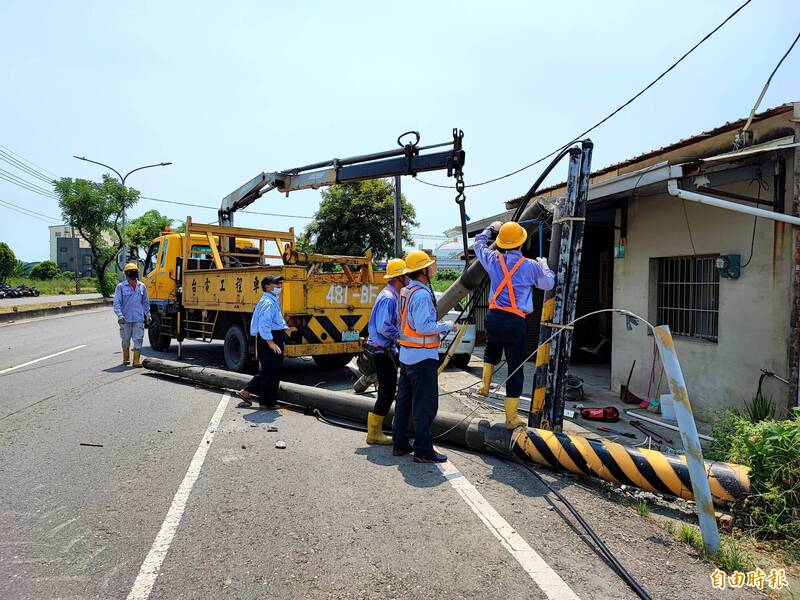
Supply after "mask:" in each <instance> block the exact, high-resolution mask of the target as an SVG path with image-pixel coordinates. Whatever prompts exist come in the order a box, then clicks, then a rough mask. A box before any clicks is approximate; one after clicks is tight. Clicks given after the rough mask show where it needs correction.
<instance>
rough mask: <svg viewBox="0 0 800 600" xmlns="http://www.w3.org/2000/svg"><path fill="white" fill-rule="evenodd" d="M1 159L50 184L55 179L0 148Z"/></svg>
mask: <svg viewBox="0 0 800 600" xmlns="http://www.w3.org/2000/svg"><path fill="white" fill-rule="evenodd" d="M0 160H2V161H3V162H5V163H8V164H9V165H11V166H12V167H15V168H16V169H18V170H20V171H22V172H23V173H25V174H26V175H30V176H32V177H35V178H36V179H38V180H39V181H43V182H44V183H48V184H49V183H52V181H53V178H52V177H47V176H46V175H44V174H43V173H41V172H39V171H37V170H36V169H32V168H31V167H29V166H28V165H26V164H25V163H23V162H22V161H20V160H17V159H16V158H14V157H13V156H11V155H10V154H9V153H8V152H6V151H5V150H0Z"/></svg>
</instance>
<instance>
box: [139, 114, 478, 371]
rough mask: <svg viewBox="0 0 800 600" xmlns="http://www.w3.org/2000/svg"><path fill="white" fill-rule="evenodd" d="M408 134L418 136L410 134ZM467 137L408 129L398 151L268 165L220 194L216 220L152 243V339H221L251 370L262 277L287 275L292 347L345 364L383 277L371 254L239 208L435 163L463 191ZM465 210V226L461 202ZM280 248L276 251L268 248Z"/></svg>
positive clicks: (160, 344) (148, 281) (148, 275)
mask: <svg viewBox="0 0 800 600" xmlns="http://www.w3.org/2000/svg"><path fill="white" fill-rule="evenodd" d="M408 136H410V138H411V139H412V140H413V141H410V142H407V143H403V139H404V138H407V137H408ZM463 136H464V134H463V132H462V131H460V130H458V129H453V139H452V141H449V142H445V143H441V144H433V145H430V146H420V145H419V141H420V137H419V134H418V133H417V132H414V131H410V132H407V133H404V134H403V135H401V136H400V137H399V138H398V139H397V143H398V146H399V147H398V148H394V149H392V150H387V151H384V152H378V153H375V154H366V155H360V156H354V157H350V158H342V159H332V160H328V161H324V162H319V163H313V164H310V165H306V166H303V167H296V168H293V169H286V170H284V171H277V172H271V173H266V172H265V173H261V174H260V175H257V176H256V177H254V178H253V179H251V180H250V181H248V182H247V183H245V184H244V185H243V186H241V187H239V188H238V189H236V190H235V191H233V192H232V193H230V194H228V195H227V196H225V198H223V199H222V205H221V206H220V209H219V225H200V224H194V223H192V220H191V218H188V217H187V219H186V232H185V233H172V232H164V233H163V234H162V235H161V236H159V237H158V238H156V239H155V240H153V242H152V243H151V245H150V248H149V250H148V253H147V258H146V260H145V267H144V273H143V278H142V280H143V281H144V283H145V285H147V292H148V294H149V295H150V298H151V311H150V312H151V315H152V317H153V319H152V324H151V326H150V330H149V332H148V335H149V339H150V345H151V346H152V347H153V348H154V349H156V350H160V351H166V350H167V349H168V348H169V345H170V341H171V340H172V339H176V340H177V341H178V342H182V341H183V340H184V339H192V340H200V341H204V342H210V341H212V340H224V351H225V364H226V365H227V367H228V368H229V369H231V370H235V371H240V370H242V369H244V368H245V367H246V366H247V363H248V362H249V360H250V359H251V358H252V357H253V353H254V349H255V343H254V340H253V338H252V337H251V336H250V316H251V314H252V312H253V308H254V307H255V305H256V303H257V302H258V300H259V298H260V297H261V294H262V292H261V286H260V282H261V279H262V278H263V277H264V276H266V275H280V276H282V277H283V278H284V282H283V291H282V294H281V303H282V308H283V314H284V317H285V318H286V321H287V323H288V324H289V326H290V328H291V333H290V335H289V339H288V341H287V344H286V349H285V351H284V352H285V355H286V356H311V357H313V359H314V360H315V362H317V364H319V365H320V366H325V367H336V366H343V365H345V364H347V362H349V361H350V359H351V358H352V356H353V354H354V353H356V352H359V351H360V346H359V343H358V338H359V336H362V335H364V336H366V330H367V322H368V321H369V313H370V310H371V308H372V304H373V302H374V301H375V297H376V296H377V294H378V292H379V291H380V289H381V286H382V285H383V281H382V280H378V281H376V279H375V276H374V273H373V271H372V253H371V252H370V251H367V252H366V253H365V255H364V256H330V255H321V254H310V253H305V252H299V251H297V249H296V248H295V238H294V230H292V229H290V230H289V231H268V230H261V229H245V228H239V227H233V217H234V213H235V212H236V211H238V210H240V209H243V208H245V207H247V206H249V205H250V204H252V203H253V202H255V201H256V200H257V199H258V198H260V197H261V196H263V195H264V194H265V193H267V192H269V191H270V190H278V191H280V192H283V193H286V194H287V195H288V193H289V192H292V191H297V190H304V189H317V188H320V187H324V186H329V185H334V184H346V183H355V182H359V181H366V180H370V179H380V178H383V177H394V176H401V175H416V174H417V173H424V172H428V171H438V170H446V171H447V175H448V176H453V175H455V176H456V177H457V178H458V181H459V182H460V184H461V185H462V191H463V176H462V168H463V165H464V158H465V156H464V150H463V149H462V148H461V140H462V138H463ZM441 148H447V149H446V150H441ZM434 149H436V150H435V151H432V152H427V153H425V151H427V150H434ZM462 196H463V195H462ZM461 213H462V230H464V232H466V225H465V222H464V219H465V214H464V208H463V201H462V203H461ZM343 226H346V225H345V224H343ZM465 243H466V242H465ZM273 248H275V249H276V250H277V253H275V254H270V251H271V250H272V249H273ZM332 266H333V267H334V268H333V269H332V268H331V267H332ZM178 352H179V354H180V346H179V348H178Z"/></svg>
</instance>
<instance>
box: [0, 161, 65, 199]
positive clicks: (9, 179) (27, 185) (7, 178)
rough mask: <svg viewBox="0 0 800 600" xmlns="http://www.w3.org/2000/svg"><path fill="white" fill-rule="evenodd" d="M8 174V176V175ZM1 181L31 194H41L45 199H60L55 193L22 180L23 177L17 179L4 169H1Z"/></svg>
mask: <svg viewBox="0 0 800 600" xmlns="http://www.w3.org/2000/svg"><path fill="white" fill-rule="evenodd" d="M6 173H8V174H6ZM0 179H3V180H5V181H7V182H8V183H11V184H14V185H16V186H17V187H20V188H22V189H24V190H27V191H29V192H33V193H34V194H39V195H40V196H44V197H45V198H50V199H52V200H55V199H57V198H58V197H57V196H56V195H55V194H54V193H52V192H49V191H48V190H46V189H44V188H41V187H39V186H38V185H36V184H34V183H31V182H29V181H27V180H25V179H22V178H21V177H17V176H16V175H14V174H13V173H9V172H8V171H5V170H4V169H0Z"/></svg>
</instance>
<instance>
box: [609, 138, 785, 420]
mask: <svg viewBox="0 0 800 600" xmlns="http://www.w3.org/2000/svg"><path fill="white" fill-rule="evenodd" d="M790 156H791V153H790ZM791 165H792V160H789V161H788V166H791ZM791 173H792V171H791V169H787V181H786V190H787V194H786V204H787V209H788V208H790V207H791V206H792V202H793V191H792V190H793V178H792V176H791ZM769 183H770V186H772V178H771V177H770V178H769ZM724 189H726V190H727V191H731V192H735V193H739V194H745V195H748V196H755V195H756V186H755V184H752V185H748V184H747V183H740V184H736V185H730V186H727V187H726V188H724ZM762 197H764V198H767V199H772V197H773V191H772V187H770V188H769V189H767V190H764V191H762ZM685 207H686V214H687V215H688V220H689V223H690V225H691V231H692V237H693V239H694V246H695V250H696V253H697V254H740V255H741V256H742V263H744V262H745V261H746V260H747V257H748V255H749V253H750V240H751V235H752V231H753V229H752V228H753V217H751V216H748V215H744V214H741V213H736V212H732V211H728V210H723V209H718V208H715V207H710V206H706V205H702V204H698V203H695V202H686V205H685ZM792 229H793V228H792V227H791V226H789V225H785V226H783V225H780V224H778V225H776V224H775V223H774V222H773V221H769V220H765V219H759V220H758V225H757V228H756V239H755V250H754V255H753V259H752V261H751V263H750V265H749V266H748V267H746V268H744V269H742V274H741V277H740V278H739V279H725V278H720V284H719V341H718V342H717V343H713V342H708V341H703V340H696V339H690V338H685V337H676V339H675V342H676V344H675V345H676V349H677V353H678V358H679V360H680V363H681V366H682V368H683V372H684V376H685V379H686V383H687V386H688V390H689V398H690V400H691V402H692V405H693V407H694V409H695V414H696V415H697V417H698V418H699V419H701V420H706V421H708V420H711V419H712V418H713V416H714V415H718V414H719V412H720V409H722V408H737V407H742V406H743V405H744V402H745V401H749V400H750V398H751V396H752V395H753V394H754V393H755V391H756V387H757V384H758V377H759V375H760V372H759V369H762V368H765V369H769V370H771V371H774V372H775V373H777V374H779V375H782V376H785V375H787V374H788V372H789V363H788V348H789V337H790V306H791V301H792V297H793V295H792V291H791V282H792V252H791V248H792ZM691 254H692V247H691V244H690V240H689V234H688V230H687V225H686V218H685V216H684V212H683V206H682V201H681V200H679V199H677V198H675V197H673V196H670V195H668V194H666V193H659V194H656V195H651V196H646V197H637V198H632V199H630V200H629V204H628V229H627V240H626V246H625V257H624V258H622V259H615V260H614V300H613V302H614V306H615V307H617V308H625V309H628V310H631V311H633V312H635V313H637V314H639V315H641V316H643V317H645V318H647V319H648V320H650V321H651V322H653V321H654V320H655V319H656V315H655V310H654V306H653V305H654V302H653V301H652V294H653V293H654V289H653V288H654V286H652V284H651V280H652V274H651V260H650V259H651V258H659V257H667V256H684V255H691ZM773 257H774V258H773ZM654 324H656V325H657V324H658V323H654ZM613 328H614V329H613V348H612V361H611V366H612V388H613V389H614V390H619V387H620V385H621V384H624V383H625V382H626V380H627V377H628V373H629V371H630V368H631V364H632V362H633V361H634V360H636V368H635V371H634V374H633V378H632V380H631V386H630V389H631V391H632V392H633V393H635V394H636V395H638V396H644V395H645V394H646V391H647V386H648V380H649V376H650V369H651V363H652V352H653V338H652V336H651V335H648V334H647V331H646V327H644V326H643V325H640V326H638V327H636V328H634V329H633V331H627V330H626V325H625V320H624V319H622V318H619V317H617V318H615V319H614V326H613ZM659 373H660V363H658V362H656V366H655V379H656V381H657V380H658V378H659ZM660 389H661V392H662V393H666V392H667V391H668V388H667V382H666V380H662V382H661V388H660ZM764 390H765V392H767V393H769V394H771V395H772V396H773V397H774V398H775V399H776V400H777V401H779V402H780V403H781V404H784V405H786V404H788V403H789V402H790V392H789V390H788V388H787V386H785V385H783V384H781V383H779V382H776V381H774V380H768V381H765V383H764ZM651 395H653V394H652V393H651Z"/></svg>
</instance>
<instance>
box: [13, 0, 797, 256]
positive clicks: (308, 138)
mask: <svg viewBox="0 0 800 600" xmlns="http://www.w3.org/2000/svg"><path fill="white" fill-rule="evenodd" d="M738 4H740V2H739V0H736V1H724V2H723V1H718V2H716V1H712V2H690V1H683V0H677V1H673V2H669V3H648V2H633V1H610V2H590V1H578V2H570V3H560V2H547V3H546V2H492V3H489V2H481V3H479V2H466V1H462V2H447V1H441V2H393V3H377V2H343V3H342V2H340V3H323V2H295V3H292V4H291V5H290V3H284V2H281V3H278V2H257V1H253V2H248V1H239V2H229V3H225V5H224V6H223V4H222V3H211V2H150V1H139V2H114V3H108V2H92V1H84V2H50V3H44V2H21V1H15V0H5V1H4V2H3V3H2V4H0V50H1V51H2V56H3V60H2V61H0V81H2V82H3V86H2V92H1V93H0V115H2V127H0V144H3V145H4V146H6V147H8V148H10V149H11V150H13V151H15V152H17V153H19V154H20V155H22V156H24V157H26V158H28V159H30V160H32V161H33V162H35V163H37V164H38V165H40V166H41V167H43V168H45V169H47V170H49V171H52V172H53V173H56V174H58V175H67V176H72V177H85V178H97V177H99V176H100V174H101V173H102V169H100V168H99V167H95V166H93V165H89V164H86V163H81V162H79V161H77V160H75V159H74V158H72V155H73V154H78V155H86V156H88V157H90V158H95V159H96V160H100V161H102V162H105V163H108V164H111V165H113V166H115V167H116V168H117V169H118V170H120V171H123V170H129V169H132V168H134V167H137V166H139V165H141V164H146V163H150V162H159V161H162V160H163V161H172V162H173V163H174V164H173V165H172V166H170V167H166V168H159V169H151V170H147V171H143V172H140V173H136V174H134V175H132V176H131V178H130V179H129V181H128V183H129V185H131V186H133V187H136V188H137V189H139V190H140V191H141V192H142V194H143V195H145V196H153V197H158V198H166V199H172V200H177V201H181V202H196V203H199V204H206V205H211V206H218V205H219V202H220V200H221V198H222V197H223V196H224V195H226V194H227V193H228V192H230V191H232V190H233V189H235V188H236V187H238V186H239V185H241V184H242V183H244V182H245V181H247V180H249V179H250V178H252V177H253V176H255V175H257V174H258V173H260V172H261V171H264V170H266V171H270V170H278V169H283V168H288V167H292V166H297V165H300V164H306V163H309V162H314V161H318V160H325V159H329V158H333V157H344V156H349V155H353V154H361V153H366V152H376V151H380V150H384V149H389V148H391V147H392V146H393V145H394V143H395V141H394V140H395V138H396V137H397V135H398V134H399V133H401V132H403V131H406V130H409V129H416V130H419V131H420V132H421V134H422V142H423V143H434V142H441V141H446V140H447V139H449V138H450V132H451V130H452V128H453V127H459V128H461V129H463V130H464V132H465V138H464V145H465V148H466V151H467V164H466V169H465V177H466V182H467V183H468V184H469V183H470V182H475V181H479V180H483V179H487V178H489V177H493V176H496V175H500V174H502V173H505V172H508V171H511V170H513V169H516V168H518V167H519V166H521V165H524V164H526V163H528V162H531V161H532V160H533V159H535V158H538V157H539V156H541V155H543V154H546V153H547V152H549V151H550V150H552V149H554V148H555V147H558V146H559V145H561V144H563V143H565V142H566V141H568V140H569V139H570V138H571V137H572V136H573V135H575V134H577V133H579V132H580V131H582V130H583V129H585V128H586V127H587V126H588V125H590V124H591V123H594V122H595V121H597V120H599V119H600V118H601V117H603V116H604V115H605V114H607V113H608V112H609V111H610V110H611V109H612V108H615V107H616V106H618V105H619V104H620V103H621V102H623V101H624V100H626V99H627V98H628V97H629V96H630V95H632V93H633V92H634V91H636V90H638V89H639V88H640V87H642V86H643V85H644V84H645V83H647V82H648V81H649V80H650V79H652V78H653V77H654V76H655V75H656V74H658V73H659V72H660V71H661V70H662V69H664V68H665V67H666V66H668V65H669V64H670V63H671V62H672V61H673V60H675V59H676V58H677V57H678V56H680V55H681V54H682V53H683V52H684V51H685V50H687V49H688V48H689V47H690V46H691V45H693V44H694V43H695V42H696V41H697V40H698V39H699V38H700V37H702V36H703V35H704V34H705V33H706V32H708V31H709V30H710V29H711V28H713V27H714V26H715V25H716V24H717V23H719V22H720V21H721V20H722V19H723V18H724V17H725V16H727V15H728V14H729V13H730V12H731V11H732V10H733V9H734V8H735V7H736V6H738ZM798 29H800V3H798V2H797V1H796V0H785V1H783V0H753V1H752V2H751V4H750V5H748V6H747V7H746V8H745V9H744V10H743V11H742V12H741V13H739V15H737V16H736V17H735V18H734V20H732V21H731V22H730V23H729V24H728V25H727V26H726V27H725V28H723V29H722V30H721V31H720V32H718V33H717V34H716V35H715V36H714V37H712V38H711V39H710V40H709V41H708V42H706V44H704V45H703V46H701V47H700V49H698V50H697V51H696V52H695V53H694V54H693V55H692V56H691V57H689V58H688V59H687V60H686V61H685V62H684V63H683V64H681V65H680V66H679V67H678V69H676V70H675V71H673V72H672V73H671V74H670V75H669V76H668V77H667V78H666V79H665V80H663V81H661V82H660V83H659V84H657V85H656V86H655V87H654V88H653V89H651V90H650V91H649V92H647V94H646V95H645V96H643V97H642V98H640V99H639V100H638V101H637V102H636V103H635V104H634V105H632V106H631V107H629V108H628V109H626V110H625V111H624V112H623V113H621V114H620V115H618V116H616V117H615V118H614V119H613V120H611V121H610V122H608V123H607V124H605V125H604V126H603V127H602V128H600V129H598V130H597V131H595V132H594V133H593V134H592V138H593V140H594V141H595V153H594V160H593V164H594V166H595V167H602V166H603V165H606V164H609V163H612V162H616V161H618V160H621V159H624V158H627V157H630V156H632V155H635V154H638V153H641V152H643V151H646V150H649V149H652V148H655V147H659V146H662V145H664V144H666V143H669V142H671V141H674V140H677V139H679V138H682V137H685V136H688V135H691V134H694V133H697V132H699V131H702V130H704V129H708V128H711V127H714V126H716V125H719V124H721V123H724V122H725V121H729V120H733V119H737V118H740V117H743V116H746V115H747V113H748V111H749V110H750V108H751V106H752V104H753V102H754V101H755V98H756V97H757V95H758V93H759V91H760V89H761V86H762V85H763V83H764V81H765V80H766V77H767V76H768V74H769V72H770V71H771V70H772V68H773V67H774V65H775V63H776V62H777V60H778V58H779V57H780V56H781V55H782V54H783V52H784V51H785V50H786V48H787V47H788V46H789V44H790V42H791V40H792V39H793V38H794V36H795V35H796V33H797V31H798ZM799 75H800V48H795V51H794V53H793V54H792V55H791V56H790V57H789V58H788V59H787V60H786V62H785V63H784V65H783V67H782V69H781V70H780V71H779V72H778V74H777V75H776V77H775V79H774V80H773V82H772V85H771V87H770V90H769V91H768V93H767V95H766V98H765V99H764V102H763V103H762V108H765V107H769V106H774V105H776V104H780V103H783V102H787V101H792V100H800V90H798V85H797V84H798V81H800V77H799ZM0 166H2V167H3V168H5V169H6V170H9V171H12V172H14V173H16V174H17V175H23V174H21V173H19V172H17V171H14V169H13V168H11V167H9V166H8V165H7V164H5V163H2V164H1V165H0ZM565 169H566V167H564V168H563V169H561V168H557V169H556V172H555V174H554V175H553V178H552V180H556V179H559V180H560V179H562V178H563V175H564V173H563V172H562V171H565ZM537 174H538V171H537V170H536V168H534V169H530V170H528V171H526V172H524V173H522V174H519V175H516V176H514V177H512V178H509V179H506V180H504V181H502V182H500V183H496V184H493V185H488V186H484V187H480V188H476V189H474V190H468V196H467V212H468V214H469V215H470V216H472V217H473V218H478V217H483V216H487V215H489V214H492V213H494V212H497V211H499V210H500V209H502V202H503V201H504V200H506V199H508V198H510V197H514V196H517V195H519V194H521V193H523V192H524V191H525V190H527V188H528V187H529V185H530V183H531V182H532V181H533V179H534V178H535V177H536V176H537ZM23 176H24V177H26V178H28V179H31V178H30V177H29V176H26V175H23ZM425 178H426V179H427V180H430V181H435V182H439V183H444V182H446V178H445V176H444V174H429V175H426V176H425ZM403 191H404V193H405V194H406V195H407V196H408V198H409V199H410V200H411V201H412V202H413V203H414V205H415V206H416V209H417V213H418V219H419V221H420V227H419V229H418V231H419V232H421V233H427V234H439V233H441V232H442V231H443V230H445V229H447V228H449V227H450V226H452V225H455V224H456V223H457V220H458V213H457V209H456V205H455V203H454V202H453V195H452V193H451V191H449V190H440V189H435V188H431V187H428V186H424V185H422V184H420V183H418V182H415V181H413V180H411V179H410V178H405V179H404V180H403ZM0 200H4V201H6V202H11V203H14V204H18V205H22V206H25V207H26V208H29V209H31V210H36V211H37V212H40V213H43V214H46V215H51V216H54V217H59V216H60V215H59V210H58V207H57V203H56V201H55V200H52V199H49V198H46V197H43V196H40V195H37V194H34V193H31V192H28V191H25V190H22V189H20V188H19V187H16V186H14V185H12V184H10V183H7V182H5V181H0ZM318 200H319V193H318V192H315V191H305V192H299V193H296V194H292V195H291V196H290V197H289V198H287V197H285V196H282V195H280V194H276V193H270V194H268V195H266V196H264V197H263V198H262V199H261V200H259V201H258V202H257V203H256V204H255V205H254V206H252V207H251V208H252V209H253V210H259V211H264V212H278V213H289V214H295V215H309V216H310V215H311V214H313V212H314V210H315V208H316V206H317V203H318ZM151 208H156V209H158V210H160V211H161V212H164V213H165V214H167V215H169V216H170V217H173V218H176V219H177V218H180V219H182V218H184V217H185V216H186V215H187V214H191V215H192V217H193V218H194V219H195V220H198V221H205V222H209V221H212V220H214V219H215V218H216V214H215V211H210V210H203V209H189V208H186V207H180V206H172V205H165V204H157V203H154V202H148V201H141V202H140V203H139V204H138V205H137V207H136V209H135V210H134V212H133V215H132V216H136V215H138V214H141V213H142V212H144V211H145V210H149V209H151ZM304 223H306V221H303V220H298V219H287V218H273V217H260V216H254V215H240V216H239V217H237V224H239V225H243V226H244V225H246V226H253V227H269V228H271V229H278V228H288V227H289V226H291V225H294V226H295V227H296V228H298V229H299V228H301V227H302V226H303V224H304ZM0 240H2V241H7V242H8V243H9V244H10V245H11V247H12V248H13V249H14V250H15V252H16V253H17V255H18V257H19V258H21V259H24V260H39V259H43V258H46V257H47V256H48V252H49V250H48V236H47V223H45V222H43V221H40V220H37V219H34V218H32V217H29V216H24V215H21V214H18V213H16V212H12V211H11V210H9V209H7V208H3V207H0Z"/></svg>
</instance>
